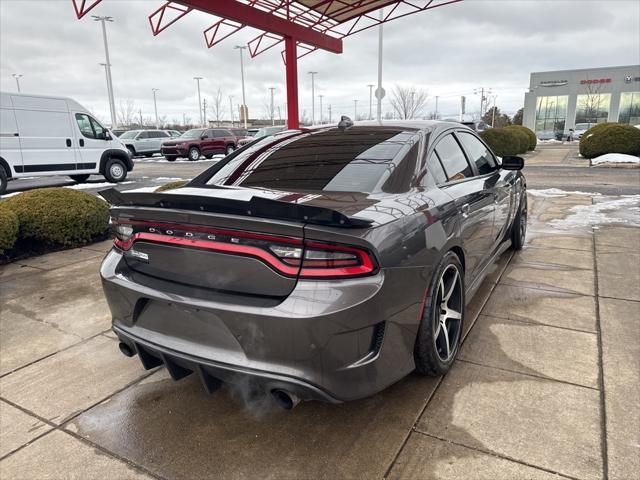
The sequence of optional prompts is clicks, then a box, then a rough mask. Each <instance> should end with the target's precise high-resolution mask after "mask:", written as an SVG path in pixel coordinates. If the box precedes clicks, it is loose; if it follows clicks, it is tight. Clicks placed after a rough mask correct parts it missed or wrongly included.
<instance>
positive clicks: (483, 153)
mask: <svg viewBox="0 0 640 480" xmlns="http://www.w3.org/2000/svg"><path fill="white" fill-rule="evenodd" d="M458 138H459V139H460V141H461V142H462V145H464V148H465V149H466V150H467V153H468V154H469V157H470V160H471V161H472V162H475V164H476V167H477V168H478V173H479V174H480V175H485V174H487V173H491V172H493V171H494V170H495V169H496V161H495V159H494V158H493V154H492V153H491V152H490V151H489V149H488V148H487V147H485V146H484V144H483V143H482V142H481V141H480V140H478V139H477V138H476V137H474V136H473V135H472V134H471V133H466V132H460V133H458Z"/></svg>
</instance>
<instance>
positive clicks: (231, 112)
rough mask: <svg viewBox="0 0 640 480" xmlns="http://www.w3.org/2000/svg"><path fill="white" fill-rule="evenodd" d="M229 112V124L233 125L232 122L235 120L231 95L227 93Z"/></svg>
mask: <svg viewBox="0 0 640 480" xmlns="http://www.w3.org/2000/svg"><path fill="white" fill-rule="evenodd" d="M229 113H230V114H231V126H232V127H233V126H234V124H233V122H234V121H235V118H234V117H233V95H229Z"/></svg>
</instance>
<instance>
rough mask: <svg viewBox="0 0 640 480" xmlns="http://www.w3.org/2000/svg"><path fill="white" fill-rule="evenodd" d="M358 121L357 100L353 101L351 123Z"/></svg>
mask: <svg viewBox="0 0 640 480" xmlns="http://www.w3.org/2000/svg"><path fill="white" fill-rule="evenodd" d="M356 120H358V100H354V101H353V121H354V122H355V121H356Z"/></svg>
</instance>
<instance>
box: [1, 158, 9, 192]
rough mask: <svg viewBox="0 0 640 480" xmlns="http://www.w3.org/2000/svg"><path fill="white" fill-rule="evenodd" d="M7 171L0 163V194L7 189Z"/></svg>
mask: <svg viewBox="0 0 640 480" xmlns="http://www.w3.org/2000/svg"><path fill="white" fill-rule="evenodd" d="M7 183H8V180H7V171H6V170H5V169H4V167H3V166H2V165H0V195H2V194H4V192H6V191H7Z"/></svg>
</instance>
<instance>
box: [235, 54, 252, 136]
mask: <svg viewBox="0 0 640 480" xmlns="http://www.w3.org/2000/svg"><path fill="white" fill-rule="evenodd" d="M233 48H235V49H236V50H239V51H240V77H241V79H242V107H241V108H240V114H241V116H242V117H243V118H244V128H247V116H248V114H249V112H248V111H247V100H246V97H245V93H244V60H243V58H242V51H243V50H245V49H246V48H247V47H246V46H244V45H236V46H235V47H233Z"/></svg>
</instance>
